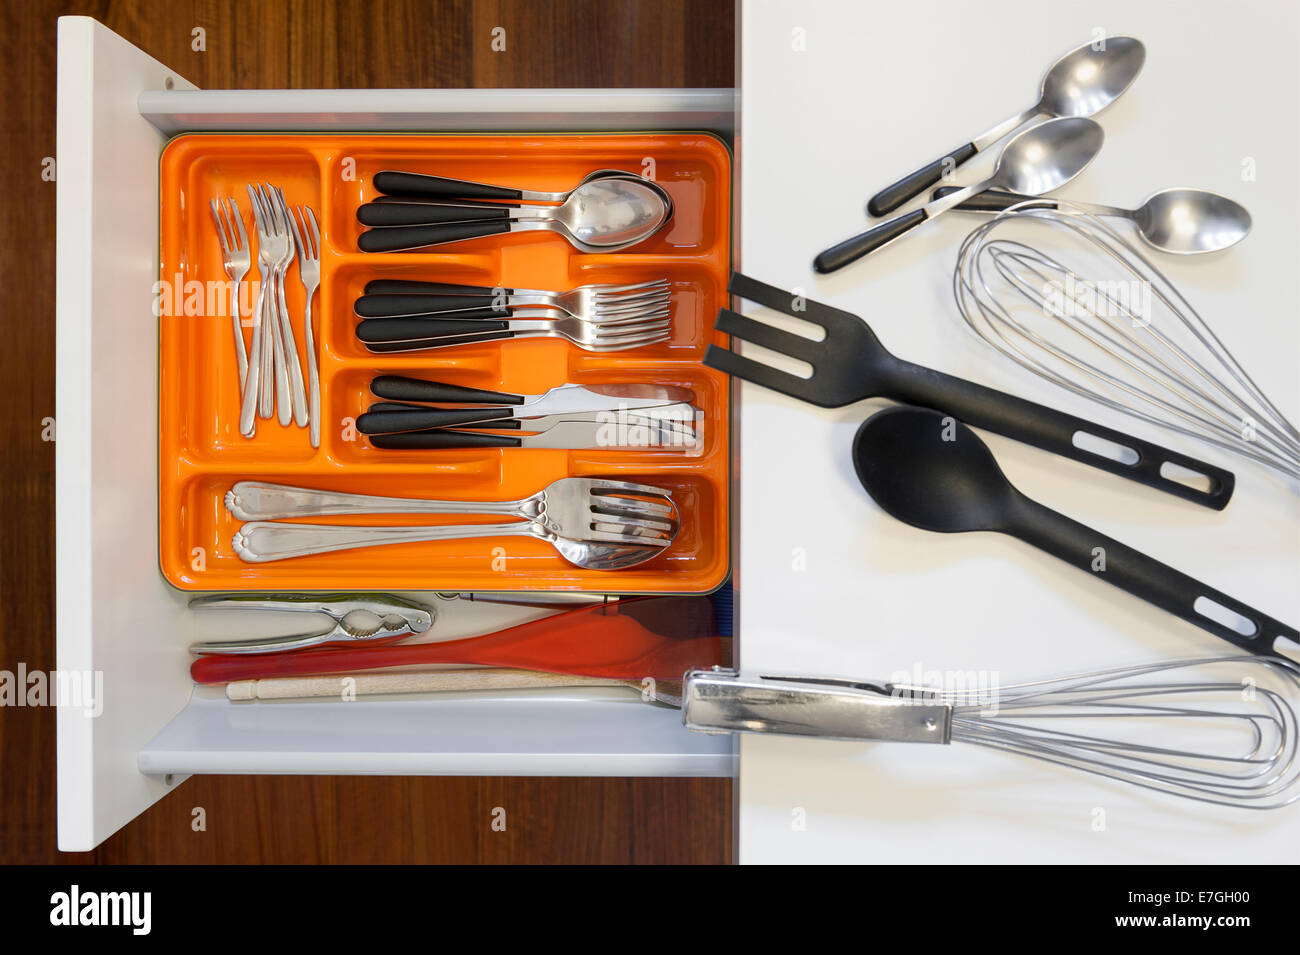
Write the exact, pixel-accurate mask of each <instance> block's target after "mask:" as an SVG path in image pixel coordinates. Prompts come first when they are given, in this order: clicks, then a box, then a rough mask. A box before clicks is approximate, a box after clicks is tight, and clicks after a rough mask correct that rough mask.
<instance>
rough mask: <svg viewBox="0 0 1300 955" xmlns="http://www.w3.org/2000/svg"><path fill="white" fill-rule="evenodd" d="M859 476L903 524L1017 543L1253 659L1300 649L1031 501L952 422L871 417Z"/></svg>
mask: <svg viewBox="0 0 1300 955" xmlns="http://www.w3.org/2000/svg"><path fill="white" fill-rule="evenodd" d="M853 466H854V467H855V468H856V469H857V472H858V480H859V481H861V482H862V486H863V487H864V488H866V489H867V493H868V494H870V495H871V496H872V498H874V499H875V501H876V503H877V504H879V505H880V507H881V508H883V509H884V510H885V511H886V512H888V513H889V514H891V515H893V516H894V517H896V518H898V519H899V520H900V521H902V522H904V523H905V524H911V525H912V526H913V527H920V528H922V529H923V530H928V531H939V532H941V533H958V532H961V531H996V532H997V533H1001V534H1008V535H1010V536H1011V537H1017V538H1019V539H1020V540H1022V541H1025V542H1026V543H1028V544H1032V545H1034V546H1035V547H1037V548H1038V549H1040V550H1043V551H1046V552H1047V553H1049V554H1051V555H1052V556H1054V557H1059V558H1060V559H1061V560H1063V561H1065V562H1066V563H1069V564H1073V565H1074V566H1076V567H1078V568H1080V569H1082V570H1087V571H1090V572H1093V573H1095V574H1096V575H1097V576H1099V577H1101V578H1102V579H1104V580H1106V581H1108V582H1109V583H1111V584H1114V585H1115V586H1116V587H1119V588H1120V589H1121V590H1126V591H1128V592H1129V593H1131V594H1133V595H1134V596H1137V597H1141V598H1142V599H1143V600H1146V601H1148V602H1149V603H1153V604H1155V605H1156V606H1157V607H1161V608H1163V609H1165V610H1168V611H1169V612H1170V613H1172V614H1174V615H1175V616H1178V617H1181V618H1182V619H1184V620H1186V621H1188V622H1189V623H1194V624H1196V625H1197V626H1198V627H1201V628H1203V629H1205V630H1208V631H1209V632H1210V633H1212V634H1214V635H1215V636H1216V637H1221V638H1223V639H1224V640H1227V641H1228V642H1229V643H1232V644H1235V645H1236V646H1238V647H1241V648H1242V649H1245V650H1249V651H1250V652H1252V653H1259V654H1266V655H1267V654H1273V653H1275V651H1274V649H1273V644H1274V641H1275V640H1276V638H1278V637H1286V638H1288V639H1289V640H1292V641H1296V642H1298V643H1300V633H1297V631H1296V630H1295V628H1294V627H1288V626H1287V625H1286V624H1284V623H1282V622H1280V621H1278V620H1274V619H1273V618H1272V617H1270V616H1268V615H1267V614H1263V613H1260V612H1259V611H1258V610H1255V609H1254V608H1252V607H1248V606H1246V605H1245V604H1243V603H1242V602H1241V601H1239V600H1234V599H1233V598H1232V597H1229V596H1228V595H1227V594H1224V593H1221V592H1220V591H1218V590H1215V589H1214V588H1213V587H1207V586H1206V585H1205V584H1203V583H1201V582H1200V581H1198V580H1195V579H1193V578H1191V577H1188V576H1187V575H1186V574H1184V573H1180V572H1179V571H1177V570H1174V569H1173V568H1172V567H1168V566H1166V565H1165V564H1162V563H1160V562H1159V561H1157V560H1153V559H1152V558H1150V557H1147V556H1146V555H1145V554H1142V553H1140V552H1139V551H1136V550H1134V549H1133V548H1131V547H1129V546H1127V545H1125V544H1121V543H1120V542H1119V541H1117V540H1113V539H1112V538H1110V537H1107V536H1106V535H1104V534H1101V533H1099V532H1098V531H1094V530H1092V529H1091V528H1089V527H1086V526H1084V525H1083V524H1080V523H1079V522H1078V521H1074V520H1071V519H1070V518H1068V517H1066V516H1065V515H1064V514H1058V513H1057V512H1056V511H1053V510H1051V509H1050V508H1047V507H1044V506H1043V505H1042V504H1039V503H1037V502H1036V501H1032V500H1030V499H1029V498H1027V497H1025V495H1023V494H1021V493H1020V492H1019V491H1018V490H1016V489H1015V488H1014V487H1013V486H1012V485H1011V482H1009V481H1008V480H1007V478H1006V475H1004V474H1003V473H1002V469H1001V468H999V467H998V462H997V461H996V459H994V457H993V453H992V452H991V451H989V449H988V446H987V445H986V444H985V443H984V442H983V441H981V440H980V439H979V437H978V436H977V435H976V434H975V432H974V431H972V430H971V429H970V428H968V427H966V426H965V425H964V424H962V423H961V422H960V421H957V420H955V419H954V418H952V417H951V416H948V415H943V414H940V413H939V412H937V411H930V410H928V409H924V408H910V407H896V408H889V409H886V410H885V411H881V412H879V413H878V414H875V415H873V416H872V417H870V418H868V419H867V420H866V421H864V422H863V423H862V427H860V428H859V429H858V433H857V436H856V437H855V438H854V440H853ZM1233 624H1236V626H1233ZM1238 628H1240V629H1238ZM1243 630H1244V631H1246V632H1244V633H1243V632H1242V631H1243Z"/></svg>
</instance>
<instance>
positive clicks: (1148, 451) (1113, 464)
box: [878, 356, 1236, 511]
mask: <svg viewBox="0 0 1300 955" xmlns="http://www.w3.org/2000/svg"><path fill="white" fill-rule="evenodd" d="M891 357H892V356H891ZM884 367H885V368H887V374H888V380H887V382H885V384H886V385H887V388H885V389H881V390H879V391H878V393H879V394H880V395H881V396H882V397H886V398H892V399H893V400H895V401H902V402H905V403H907V404H913V405H921V406H923V407H926V408H933V409H934V410H936V411H941V412H943V413H945V414H950V415H952V416H953V417H954V418H957V419H959V420H961V421H964V422H965V423H966V424H968V425H971V426H972V427H976V428H984V429H986V430H988V431H994V432H997V433H998V434H1002V435H1006V436H1007V437H1008V438H1013V439H1015V440H1016V441H1023V442H1024V443H1025V444H1030V445H1033V446H1034V447H1036V448H1042V449H1043V450H1044V451H1050V452H1052V453H1053V454H1059V455H1061V456H1062V457H1067V458H1072V459H1073V460H1075V461H1081V462H1083V463H1084V464H1089V465H1092V466H1093V467H1095V468H1101V469H1102V470H1103V471H1110V472H1111V473H1112V474H1119V475H1121V476H1123V477H1126V478H1129V479H1130V480H1133V481H1137V482H1139V483H1140V484H1145V485H1147V486H1148V487H1154V488H1158V489H1159V490H1161V491H1165V492H1166V493H1169V494H1173V495H1175V496H1177V497H1181V498H1184V499H1186V500H1189V501H1195V502H1196V503H1197V504H1203V505H1204V506H1206V507H1210V508H1213V509H1214V510H1216V511H1221V510H1223V508H1224V507H1226V506H1227V504H1228V500H1229V499H1230V498H1231V497H1232V489H1233V486H1234V484H1235V483H1236V478H1235V477H1234V476H1233V474H1232V472H1231V471H1226V470H1224V469H1223V468H1219V467H1215V466H1214V465H1212V464H1207V463H1205V462H1204V461H1198V460H1196V459H1195V458H1191V457H1188V456H1187V455H1185V454H1179V453H1178V452H1177V451H1170V450H1169V449H1168V448H1162V447H1160V446H1159V445H1158V444H1151V443H1150V442H1147V441H1143V440H1141V439H1140V438H1135V437H1133V436H1132V435H1129V434H1124V433H1123V432H1121V431H1113V430H1111V429H1110V428H1105V427H1102V426H1101V425H1099V424H1094V423H1093V422H1091V421H1087V420H1085V419H1083V418H1076V417H1075V416H1074V415H1072V414H1067V413H1065V412H1064V411H1057V410H1056V409H1055V408H1049V407H1047V406H1046V405H1040V404H1036V403H1034V402H1032V401H1026V400H1025V399H1024V398H1017V397H1016V396H1015V395H1009V394H1007V393H1006V392H1003V391H995V390H994V389H992V388H985V387H984V386H983V385H977V384H975V382H973V381H966V380H965V379H964V378H954V377H953V376H951V375H945V374H944V373H943V372H940V371H935V370H933V369H931V368H925V367H923V366H921V365H914V364H912V363H911V362H907V361H903V360H901V359H897V358H895V359H894V360H893V361H892V362H890V363H888V364H887V365H886V366H884ZM1089 436H1092V437H1094V438H1100V439H1101V444H1102V445H1103V446H1105V445H1110V446H1112V449H1113V450H1115V451H1117V452H1118V453H1122V452H1123V450H1124V449H1127V450H1128V451H1129V454H1128V456H1127V459H1126V460H1117V459H1116V458H1114V457H1112V456H1110V455H1109V454H1103V453H1102V452H1101V451H1099V450H1089V449H1088V448H1087V447H1079V446H1078V445H1077V444H1076V443H1075V442H1076V439H1081V440H1083V441H1085V442H1087V439H1088V437H1089ZM1093 443H1094V444H1096V443H1097V442H1093ZM1166 463H1168V464H1171V465H1176V466H1178V467H1180V468H1184V469H1186V470H1188V471H1192V472H1195V473H1197V474H1200V475H1203V476H1204V477H1206V478H1208V481H1209V485H1210V486H1209V488H1208V489H1206V488H1201V487H1193V486H1192V485H1191V484H1188V483H1185V482H1183V481H1179V480H1176V479H1174V478H1172V477H1166V476H1165V475H1164V474H1163V473H1162V471H1163V469H1164V465H1165V464H1166Z"/></svg>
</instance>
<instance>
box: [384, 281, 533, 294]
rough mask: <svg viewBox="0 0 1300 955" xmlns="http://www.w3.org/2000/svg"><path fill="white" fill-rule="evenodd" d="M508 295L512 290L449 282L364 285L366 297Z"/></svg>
mask: <svg viewBox="0 0 1300 955" xmlns="http://www.w3.org/2000/svg"><path fill="white" fill-rule="evenodd" d="M502 292H504V293H505V294H506V295H510V294H512V293H513V292H514V289H509V288H503V289H496V288H490V287H489V286H486V285H453V284H451V283H450V282H417V281H414V280H412V279H371V280H370V281H369V282H367V283H366V288H365V293H366V294H367V295H479V296H488V297H491V296H493V295H497V294H499V293H502Z"/></svg>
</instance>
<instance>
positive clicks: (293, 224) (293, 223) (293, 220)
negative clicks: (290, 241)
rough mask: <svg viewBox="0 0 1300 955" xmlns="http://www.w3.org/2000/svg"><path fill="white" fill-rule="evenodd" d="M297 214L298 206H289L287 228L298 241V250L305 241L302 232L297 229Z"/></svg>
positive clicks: (302, 246)
mask: <svg viewBox="0 0 1300 955" xmlns="http://www.w3.org/2000/svg"><path fill="white" fill-rule="evenodd" d="M297 214H298V207H297V206H291V207H290V208H289V229H290V231H291V232H293V237H294V240H295V241H296V242H297V243H298V248H299V250H301V249H303V248H304V247H305V246H306V243H305V242H303V235H302V232H300V231H299V230H298V219H297Z"/></svg>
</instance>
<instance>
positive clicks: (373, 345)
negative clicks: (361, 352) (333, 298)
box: [366, 332, 515, 353]
mask: <svg viewBox="0 0 1300 955" xmlns="http://www.w3.org/2000/svg"><path fill="white" fill-rule="evenodd" d="M514 337H515V333H514V332H488V333H487V334H485V335H445V336H443V337H442V338H421V339H419V340H418V341H404V342H366V350H367V351H372V352H379V353H383V352H400V351H425V350H427V349H430V348H450V347H451V346H452V345H474V344H477V343H478V342H495V341H502V340H504V339H507V338H514Z"/></svg>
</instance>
